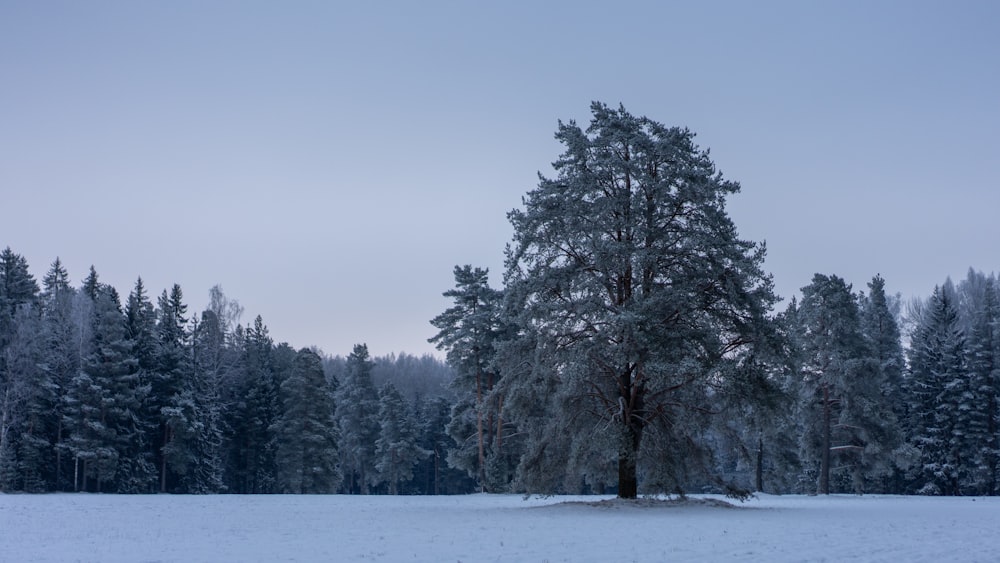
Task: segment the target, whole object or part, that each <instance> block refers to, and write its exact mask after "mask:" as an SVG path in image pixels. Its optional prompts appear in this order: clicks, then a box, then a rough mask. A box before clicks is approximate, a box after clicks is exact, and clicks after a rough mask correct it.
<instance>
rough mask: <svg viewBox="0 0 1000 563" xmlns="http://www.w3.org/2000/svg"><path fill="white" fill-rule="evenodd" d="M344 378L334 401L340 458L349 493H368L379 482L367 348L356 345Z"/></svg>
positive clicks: (376, 421) (375, 398) (374, 405)
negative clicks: (338, 432)
mask: <svg viewBox="0 0 1000 563" xmlns="http://www.w3.org/2000/svg"><path fill="white" fill-rule="evenodd" d="M346 367H347V369H346V372H345V373H344V379H343V381H341V382H340V385H339V386H338V387H337V393H336V396H335V398H334V403H335V404H336V420H337V425H338V427H339V428H340V459H341V468H342V470H343V473H344V480H345V487H346V489H347V492H349V493H354V494H357V493H360V494H368V492H369V487H370V486H371V485H374V484H376V483H377V482H378V472H377V471H376V469H375V441H376V440H378V436H379V429H380V426H379V419H378V415H379V401H378V392H377V391H376V390H375V386H374V384H373V383H372V378H371V373H372V367H373V362H372V360H371V358H370V356H369V354H368V346H367V345H365V344H357V345H355V346H354V350H353V351H352V352H351V355H350V356H348V357H347V366H346Z"/></svg>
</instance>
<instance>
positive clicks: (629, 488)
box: [618, 420, 642, 499]
mask: <svg viewBox="0 0 1000 563" xmlns="http://www.w3.org/2000/svg"><path fill="white" fill-rule="evenodd" d="M628 422H629V421H627V420H626V421H623V423H622V440H621V446H620V447H619V449H618V498H624V499H634V498H636V497H638V496H639V473H638V471H637V464H636V460H637V459H638V457H639V441H640V439H641V436H642V434H641V432H642V431H641V429H637V428H634V425H633V424H629V423H628Z"/></svg>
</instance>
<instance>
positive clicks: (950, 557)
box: [0, 494, 1000, 562]
mask: <svg viewBox="0 0 1000 563" xmlns="http://www.w3.org/2000/svg"><path fill="white" fill-rule="evenodd" d="M699 498H705V497H699ZM714 498H715V497H708V499H709V501H710V502H705V501H704V500H697V499H696V500H695V501H693V502H689V503H686V504H673V503H656V502H640V503H637V504H638V505H624V504H622V503H619V502H593V501H595V500H597V499H595V498H594V497H554V498H546V499H540V498H532V499H529V500H524V499H523V498H522V497H520V496H492V495H473V496H461V497H356V496H172V495H154V496H114V495H90V494H56V495H0V561H4V562H6V561H11V562H15V561H16V562H27V561H59V562H63V561H129V562H139V561H185V562H187V561H434V562H448V561H463V562H473V561H536V562H543V561H549V562H555V561H574V562H577V561H602V562H604V561H610V562H617V561H622V562H627V561H651V562H652V561H658V562H659V561H823V560H826V561H892V562H897V561H935V562H937V561H1000V498H969V497H966V498H929V497H887V496H865V497H855V496H831V497H801V496H781V497H778V496H768V495H762V496H760V497H759V498H757V499H754V500H751V501H748V502H747V503H744V504H742V505H738V506H737V507H736V508H727V507H725V506H719V505H717V504H715V503H714V502H713V501H714Z"/></svg>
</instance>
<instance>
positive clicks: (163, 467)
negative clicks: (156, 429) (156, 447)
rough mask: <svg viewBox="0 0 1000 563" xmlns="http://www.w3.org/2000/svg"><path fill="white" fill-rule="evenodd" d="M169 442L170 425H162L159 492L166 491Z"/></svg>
mask: <svg viewBox="0 0 1000 563" xmlns="http://www.w3.org/2000/svg"><path fill="white" fill-rule="evenodd" d="M168 443H170V427H169V426H167V425H166V424H164V425H163V449H162V450H160V492H161V493H165V492H167V444H168Z"/></svg>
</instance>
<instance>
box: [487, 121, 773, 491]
mask: <svg viewBox="0 0 1000 563" xmlns="http://www.w3.org/2000/svg"><path fill="white" fill-rule="evenodd" d="M591 110H592V114H593V118H592V120H591V123H590V126H589V127H588V128H587V129H586V131H584V130H583V129H581V128H580V127H578V126H577V125H576V124H575V123H573V122H570V123H568V124H563V123H560V124H559V129H558V131H557V133H556V139H557V140H559V141H560V142H561V143H562V144H563V145H564V146H565V152H564V153H563V154H562V155H561V156H560V158H559V160H557V161H556V162H555V163H554V168H555V169H556V171H557V173H558V176H557V177H556V178H555V179H548V178H542V179H541V180H540V182H539V185H538V187H537V188H536V189H535V190H533V191H531V192H529V193H528V195H527V196H526V197H525V199H524V210H515V211H511V212H510V213H509V215H508V216H509V218H510V220H511V223H512V224H513V226H514V232H515V234H514V241H513V244H512V245H511V246H510V247H509V251H508V256H507V275H506V281H507V285H506V288H505V290H504V291H505V295H506V296H507V298H508V299H509V302H510V306H511V309H510V310H511V311H516V312H517V318H516V319H511V321H512V324H513V325H514V326H517V327H519V329H520V330H521V331H522V332H523V333H526V334H530V335H531V337H532V338H534V339H535V341H536V342H537V345H538V346H540V347H542V348H543V349H545V350H546V352H547V353H548V352H551V354H548V357H547V358H546V360H545V361H546V362H548V363H549V364H550V365H549V366H547V367H546V368H545V369H544V370H521V371H517V368H516V367H515V368H512V370H513V371H517V373H519V374H523V378H524V379H523V381H522V382H523V383H524V384H526V385H534V384H535V378H545V379H551V380H554V381H553V384H552V386H553V387H554V388H555V390H556V392H557V393H559V395H560V397H554V398H553V400H556V401H562V402H563V403H564V404H570V403H572V404H574V407H573V408H572V410H567V411H566V412H564V413H556V414H555V416H566V417H567V418H563V419H561V420H559V423H557V424H556V425H555V427H554V428H552V429H553V430H558V432H557V433H556V434H554V435H551V436H548V437H547V438H541V437H540V436H536V437H534V438H531V439H532V440H534V441H535V443H538V444H542V443H548V444H552V443H553V441H555V440H559V441H563V442H566V441H574V440H575V441H576V442H577V443H578V444H579V445H581V446H583V447H585V449H586V450H589V451H590V452H591V453H592V454H593V455H598V456H602V457H603V458H604V459H605V460H614V462H616V463H617V468H618V470H617V485H618V494H619V496H621V497H623V498H634V497H636V495H637V494H638V490H639V483H640V476H641V475H642V474H643V473H645V472H649V474H650V475H654V474H655V476H654V477H652V478H651V479H650V480H649V484H650V488H651V489H661V490H662V489H663V488H664V487H667V488H669V489H675V488H679V487H683V486H684V485H685V484H686V482H688V481H689V480H690V479H689V478H688V477H687V476H688V475H690V474H693V473H703V472H704V471H703V470H704V469H705V466H706V465H707V464H706V463H704V462H705V460H706V458H707V457H709V456H710V452H708V451H706V448H707V443H706V441H705V440H704V439H703V438H704V432H705V429H706V428H707V426H708V421H707V420H706V418H707V417H708V416H709V413H711V412H712V410H711V409H710V408H707V407H708V405H709V403H711V402H713V401H714V398H713V395H714V394H717V393H719V392H729V391H730V390H731V389H734V387H730V384H735V382H734V381H731V380H729V379H722V380H721V381H720V378H719V375H720V374H722V373H727V374H737V373H738V372H736V371H733V370H723V369H721V367H722V365H723V364H724V363H728V362H734V361H739V357H740V356H742V355H743V354H745V353H746V351H747V348H748V346H749V344H750V343H752V342H753V340H754V338H755V331H757V330H758V329H759V328H760V327H761V326H762V325H764V324H766V323H765V315H766V313H767V311H768V310H769V309H770V307H771V306H772V304H773V303H774V301H775V299H776V298H775V297H774V295H773V293H772V290H771V285H772V284H771V281H770V278H769V276H767V275H765V274H764V272H763V271H762V269H761V267H762V264H763V259H764V249H763V247H762V246H759V245H757V244H754V243H751V242H747V241H743V240H740V239H739V238H738V237H737V233H736V228H735V225H733V223H732V221H731V220H730V218H729V217H728V215H727V214H726V210H725V199H726V197H727V196H728V195H729V194H733V193H736V192H737V191H738V190H739V186H738V184H736V183H734V182H731V181H726V180H724V179H723V178H722V175H721V174H720V173H719V172H718V171H717V170H716V168H715V165H714V164H713V163H712V161H711V159H710V158H709V155H708V153H707V152H706V151H703V150H700V149H699V148H698V147H697V146H696V145H695V143H694V139H693V137H694V135H693V134H692V133H691V132H690V131H687V130H685V129H680V128H667V127H665V126H663V125H661V124H659V123H656V122H654V121H652V120H649V119H647V118H642V117H635V116H633V115H631V114H629V113H628V112H626V111H625V109H624V108H620V109H618V110H613V109H610V108H608V107H607V106H605V105H603V104H600V103H596V102H595V103H594V104H592V106H591ZM523 357H524V356H522V361H523ZM528 357H530V356H528ZM504 377H505V379H506V378H510V377H512V373H509V372H508V373H505V376H504ZM513 385H514V386H518V385H520V382H515V383H514V384H513ZM519 428H521V429H522V431H528V432H534V429H532V428H524V427H522V426H520V425H519ZM647 430H649V431H648V432H647ZM584 442H586V443H584ZM572 449H573V448H570V450H572ZM532 459H542V458H539V457H537V456H535V457H532ZM523 463H524V462H522V464H523ZM591 465H592V464H591ZM523 469H525V468H524V467H522V470H523ZM551 469H553V470H556V469H555V468H554V467H553V468H551ZM556 471H557V470H556ZM522 473H523V471H522ZM733 492H734V493H737V494H739V493H740V491H733Z"/></svg>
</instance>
